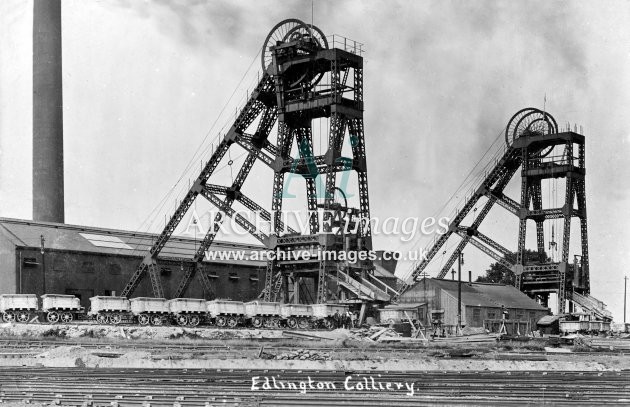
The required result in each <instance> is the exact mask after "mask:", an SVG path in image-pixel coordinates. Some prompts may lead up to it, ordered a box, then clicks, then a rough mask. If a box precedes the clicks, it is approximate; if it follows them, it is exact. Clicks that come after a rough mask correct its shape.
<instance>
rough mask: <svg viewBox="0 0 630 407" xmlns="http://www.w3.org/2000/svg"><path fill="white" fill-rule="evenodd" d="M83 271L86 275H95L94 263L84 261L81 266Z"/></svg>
mask: <svg viewBox="0 0 630 407" xmlns="http://www.w3.org/2000/svg"><path fill="white" fill-rule="evenodd" d="M81 271H82V272H84V273H94V263H93V262H91V261H84V262H83V264H81Z"/></svg>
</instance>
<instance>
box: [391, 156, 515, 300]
mask: <svg viewBox="0 0 630 407" xmlns="http://www.w3.org/2000/svg"><path fill="white" fill-rule="evenodd" d="M520 163H521V156H520V151H518V150H517V149H514V148H512V147H509V146H508V148H507V149H506V151H505V152H504V154H503V156H502V157H501V158H500V159H499V160H498V161H497V164H496V165H495V167H494V168H493V169H492V170H490V172H489V173H488V174H487V175H486V177H485V179H484V180H483V182H482V183H481V185H479V187H478V188H477V190H476V191H475V192H474V193H473V194H472V195H471V196H470V198H468V199H467V200H466V202H465V203H464V206H463V207H462V209H461V210H460V211H458V212H457V214H456V215H455V218H453V220H451V222H450V224H449V228H448V230H447V231H446V232H445V233H444V234H442V235H440V236H439V237H438V238H437V239H436V240H435V242H434V243H433V244H432V245H431V246H430V247H429V249H428V250H427V252H426V255H425V256H424V258H423V259H422V260H420V261H419V262H418V263H416V265H414V267H413V271H412V273H411V276H410V277H409V278H408V279H407V281H405V282H403V283H402V284H401V286H400V287H399V289H398V295H395V296H394V297H393V300H394V301H397V300H398V298H400V296H401V295H402V294H404V293H405V292H406V291H408V290H409V289H410V288H412V287H413V286H415V284H416V279H417V278H418V277H419V276H420V275H421V274H422V272H423V271H424V269H425V268H426V267H427V266H428V265H429V263H430V262H431V261H432V260H433V258H434V257H435V255H436V254H437V253H439V251H440V249H441V248H442V247H443V246H444V244H446V242H447V241H448V239H449V238H450V237H451V235H452V234H453V232H455V231H456V230H457V228H458V227H459V226H460V225H461V222H462V221H463V220H464V218H466V216H467V215H468V214H469V213H470V211H471V210H472V209H473V208H474V207H475V205H477V202H479V199H481V197H482V196H487V197H488V202H487V203H486V204H485V205H484V208H483V209H482V211H481V212H480V213H479V215H477V217H476V219H475V221H474V223H473V226H472V227H473V229H475V230H476V229H477V228H478V227H479V225H480V224H481V222H482V221H483V220H484V219H485V217H486V215H487V214H488V212H489V211H490V209H491V208H492V206H493V205H494V203H495V202H496V201H497V200H498V197H502V200H503V202H504V203H505V205H508V206H512V205H513V203H512V202H511V201H512V200H510V199H509V198H507V197H505V196H504V195H503V189H504V188H505V187H506V186H507V184H508V182H509V181H510V179H511V178H512V177H513V176H514V173H515V172H516V170H517V169H518V167H519V166H520ZM493 187H494V188H493ZM502 206H503V205H502ZM469 241H470V236H469V235H468V234H466V235H465V236H464V238H463V240H462V241H461V242H460V243H459V245H458V246H457V248H456V252H454V253H453V254H452V255H451V257H450V258H449V260H448V262H447V265H448V267H446V266H445V267H444V268H442V270H441V271H440V273H439V275H438V278H444V276H445V275H446V273H447V272H448V270H449V268H450V267H451V265H452V264H453V263H454V261H455V259H457V256H458V255H459V253H460V252H461V251H462V250H463V249H464V247H465V246H466V244H467V243H468V242H469ZM449 263H450V264H449Z"/></svg>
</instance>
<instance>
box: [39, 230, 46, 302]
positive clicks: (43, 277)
mask: <svg viewBox="0 0 630 407" xmlns="http://www.w3.org/2000/svg"><path fill="white" fill-rule="evenodd" d="M40 239H41V246H40V252H41V254H42V289H43V292H42V294H46V256H45V255H44V252H45V250H44V242H45V241H46V239H44V235H41V236H40Z"/></svg>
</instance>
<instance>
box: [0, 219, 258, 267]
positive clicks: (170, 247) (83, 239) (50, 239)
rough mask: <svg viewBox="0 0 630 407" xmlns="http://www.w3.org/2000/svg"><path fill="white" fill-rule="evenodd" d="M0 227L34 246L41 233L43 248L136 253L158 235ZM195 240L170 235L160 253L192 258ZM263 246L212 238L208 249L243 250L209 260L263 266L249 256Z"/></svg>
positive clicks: (19, 223) (13, 224)
mask: <svg viewBox="0 0 630 407" xmlns="http://www.w3.org/2000/svg"><path fill="white" fill-rule="evenodd" d="M0 230H1V231H3V232H4V233H2V235H3V236H5V237H6V238H7V239H8V240H9V241H11V242H12V243H13V244H14V245H15V246H22V247H37V248H38V247H40V245H41V241H40V240H41V236H44V239H45V243H44V245H45V247H46V248H47V249H52V250H68V251H81V252H91V253H103V254H113V255H127V256H139V257H142V256H144V255H145V254H146V253H148V251H149V249H150V248H151V246H152V245H153V242H154V241H155V240H156V239H157V236H158V235H156V234H151V233H141V232H130V231H124V230H115V229H105V228H96V227H91V226H78V225H68V224H61V223H51V222H35V221H29V220H21V219H7V218H0ZM199 244H200V239H197V240H195V239H192V238H185V237H180V236H174V237H171V238H170V239H169V241H168V242H167V243H166V245H165V246H164V248H163V249H162V251H161V253H160V254H161V256H164V257H182V258H190V259H192V258H193V256H194V254H195V252H196V250H197V249H198V248H199ZM264 249H265V248H264V247H263V246H256V245H248V244H240V243H231V242H222V241H217V240H215V241H214V243H213V244H212V246H211V247H210V249H209V251H219V250H224V251H227V250H230V251H234V252H236V251H240V252H244V259H243V260H240V261H239V260H219V259H217V260H213V261H214V262H217V263H229V264H244V265H250V266H251V265H256V266H263V265H264V264H265V262H264V261H261V260H249V255H250V254H251V253H253V252H254V251H260V250H264ZM259 258H260V257H259Z"/></svg>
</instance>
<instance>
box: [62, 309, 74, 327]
mask: <svg viewBox="0 0 630 407" xmlns="http://www.w3.org/2000/svg"><path fill="white" fill-rule="evenodd" d="M73 319H74V317H73V315H72V313H71V312H63V313H62V314H61V321H62V322H63V323H64V324H69V323H70V322H72V320H73Z"/></svg>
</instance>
